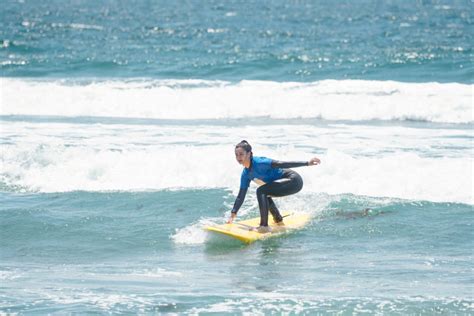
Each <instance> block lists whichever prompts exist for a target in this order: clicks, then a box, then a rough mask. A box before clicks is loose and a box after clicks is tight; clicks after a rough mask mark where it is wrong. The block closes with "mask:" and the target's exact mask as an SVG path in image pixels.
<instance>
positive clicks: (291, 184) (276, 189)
mask: <svg viewBox="0 0 474 316" xmlns="http://www.w3.org/2000/svg"><path fill="white" fill-rule="evenodd" d="M302 188H303V179H302V178H301V176H300V175H299V174H298V173H296V172H294V171H293V170H291V169H284V170H283V178H281V179H279V180H276V181H274V182H270V183H267V184H264V185H262V186H260V187H259V188H258V189H257V199H258V207H259V208H260V226H268V211H270V213H271V214H272V216H273V220H274V221H275V222H276V223H278V222H281V221H282V220H283V217H282V216H281V214H280V212H279V211H278V208H277V207H276V205H275V202H273V200H272V198H271V197H280V196H286V195H290V194H295V193H296V192H299V191H300V190H301V189H302Z"/></svg>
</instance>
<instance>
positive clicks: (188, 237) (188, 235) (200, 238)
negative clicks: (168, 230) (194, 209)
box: [170, 219, 211, 245]
mask: <svg viewBox="0 0 474 316" xmlns="http://www.w3.org/2000/svg"><path fill="white" fill-rule="evenodd" d="M209 224H211V221H209V220H206V219H201V220H200V221H199V222H198V223H195V224H192V225H189V226H185V227H183V228H179V229H176V231H175V233H174V234H173V235H172V236H170V238H171V239H172V240H173V241H174V242H175V243H176V244H182V245H200V244H203V243H205V242H206V240H207V237H208V234H207V232H206V231H204V230H203V227H204V226H206V225H209Z"/></svg>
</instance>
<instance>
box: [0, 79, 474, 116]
mask: <svg viewBox="0 0 474 316" xmlns="http://www.w3.org/2000/svg"><path fill="white" fill-rule="evenodd" d="M0 80H1V86H2V98H1V100H0V102H1V103H0V109H1V114H2V115H59V116H107V117H137V118H155V119H219V118H242V117H262V116H268V117H272V118H283V119H288V118H300V117H302V118H321V119H326V120H422V121H430V122H445V123H469V122H473V121H474V120H473V111H472V91H473V86H472V85H469V84H458V83H443V84H441V83H401V82H395V81H363V80H324V81H318V82H312V83H297V82H281V83H279V82H271V81H241V82H238V83H229V82H223V81H204V80H126V81H117V80H115V81H97V82H89V83H82V84H81V83H77V82H76V83H74V82H65V81H61V80H57V81H46V80H42V81H34V80H25V79H10V78H1V79H0Z"/></svg>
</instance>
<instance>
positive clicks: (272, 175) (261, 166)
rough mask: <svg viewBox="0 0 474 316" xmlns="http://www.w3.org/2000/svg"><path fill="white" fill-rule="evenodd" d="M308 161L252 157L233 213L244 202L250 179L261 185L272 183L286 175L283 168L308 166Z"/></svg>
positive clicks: (244, 171) (241, 179)
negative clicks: (283, 160) (284, 160)
mask: <svg viewBox="0 0 474 316" xmlns="http://www.w3.org/2000/svg"><path fill="white" fill-rule="evenodd" d="M308 165H309V164H308V162H306V161H303V162H301V161H299V162H282V161H277V160H272V159H270V158H266V157H252V161H251V163H250V167H249V168H244V170H243V171H242V175H241V177H240V190H239V194H238V195H237V198H236V200H235V203H234V207H233V208H232V213H237V212H238V210H239V209H240V207H241V206H242V203H243V202H244V199H245V195H246V194H247V190H248V188H249V186H250V181H252V180H253V181H255V182H256V183H257V184H259V185H263V184H266V183H271V182H274V181H276V180H279V179H282V178H283V177H284V175H285V170H284V169H283V168H294V167H302V166H308Z"/></svg>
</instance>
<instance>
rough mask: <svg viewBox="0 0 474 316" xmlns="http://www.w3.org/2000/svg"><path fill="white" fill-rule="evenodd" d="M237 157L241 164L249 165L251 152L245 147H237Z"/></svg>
mask: <svg viewBox="0 0 474 316" xmlns="http://www.w3.org/2000/svg"><path fill="white" fill-rule="evenodd" d="M235 159H236V160H237V162H238V163H239V164H241V165H248V164H249V162H250V153H249V152H246V151H245V150H244V149H243V148H240V147H237V148H236V149H235Z"/></svg>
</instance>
